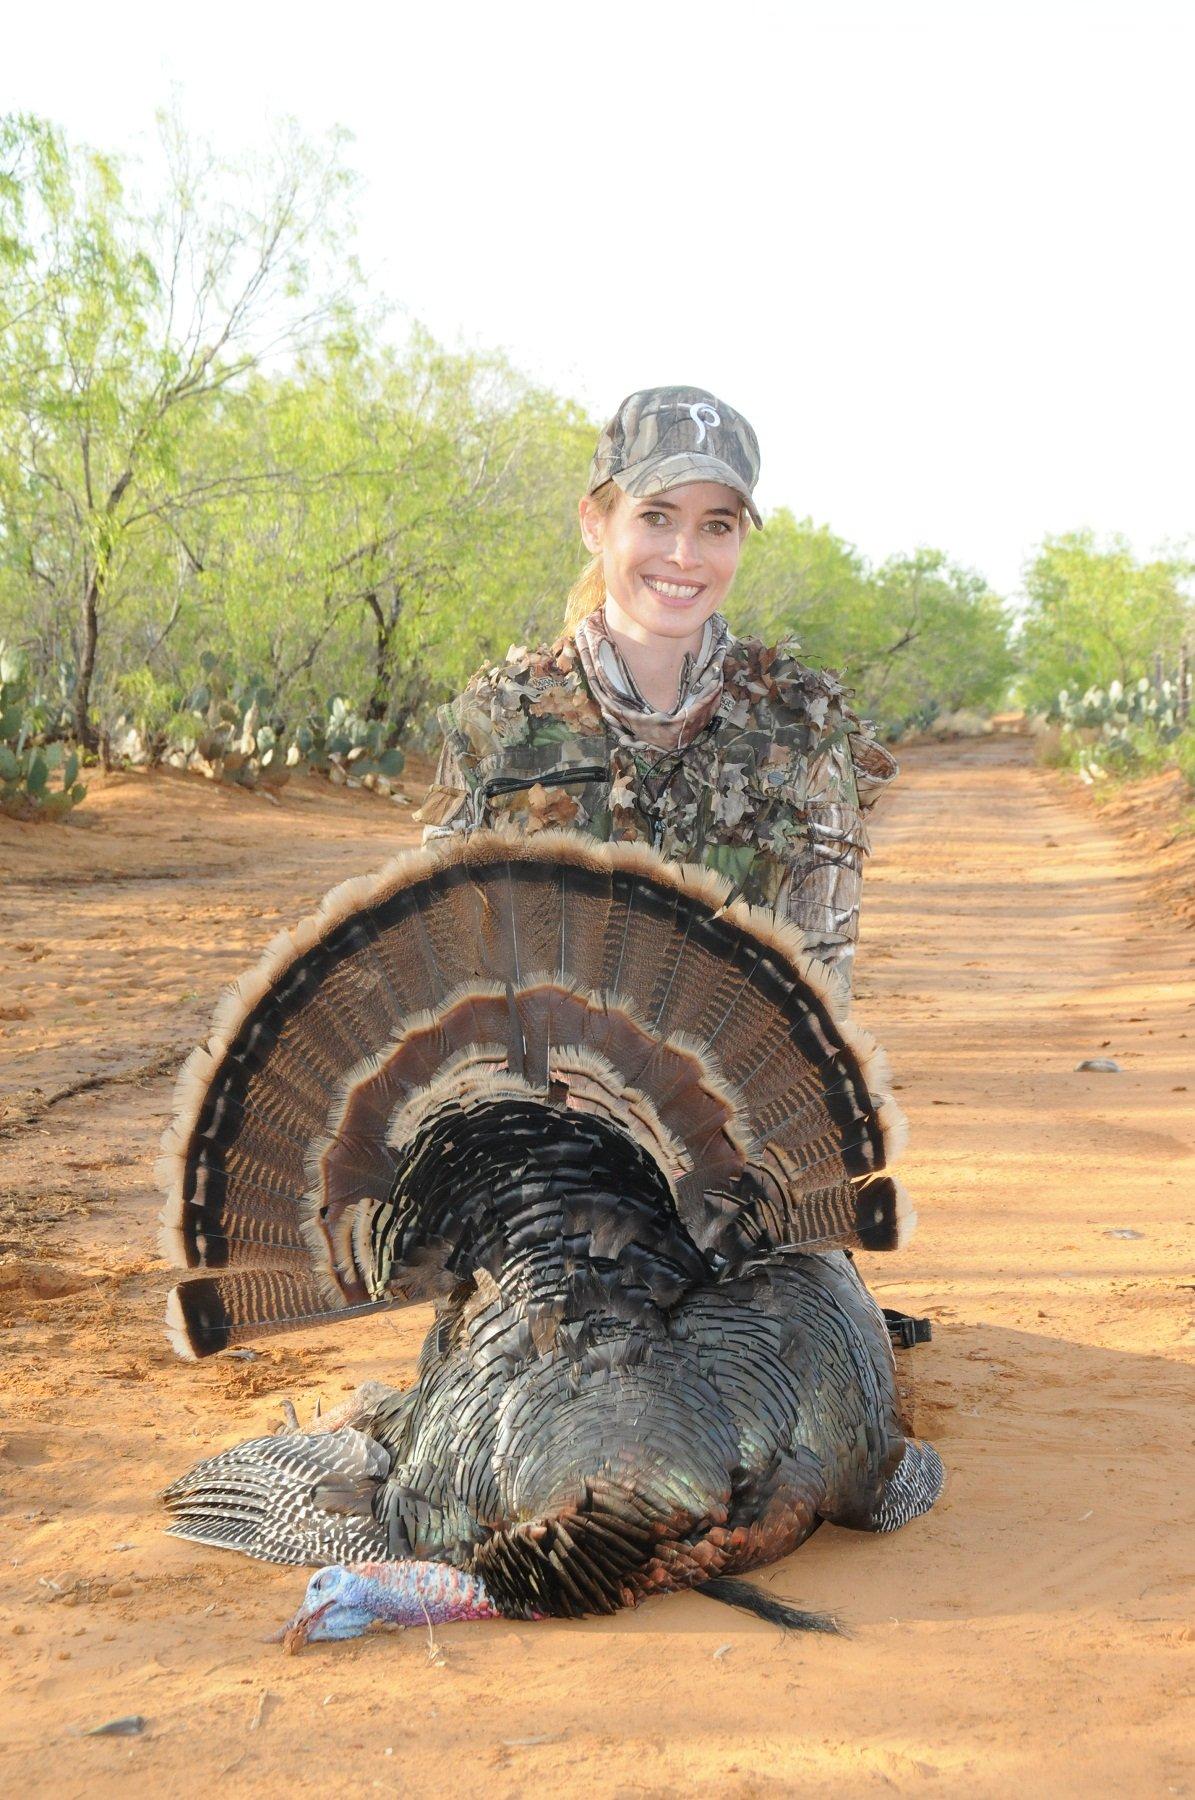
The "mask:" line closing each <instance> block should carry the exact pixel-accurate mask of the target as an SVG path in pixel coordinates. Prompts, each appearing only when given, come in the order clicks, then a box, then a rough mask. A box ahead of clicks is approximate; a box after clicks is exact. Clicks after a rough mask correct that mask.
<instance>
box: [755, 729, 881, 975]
mask: <svg viewBox="0 0 1195 1800" xmlns="http://www.w3.org/2000/svg"><path fill="white" fill-rule="evenodd" d="M896 773H897V767H896V762H895V760H894V759H893V758H892V757H891V756H890V755H889V753H888V752H887V750H885V749H884V748H883V746H882V745H881V744H879V743H877V742H876V740H875V737H874V734H873V733H872V730H871V727H870V726H869V725H866V724H864V723H863V722H862V721H860V720H859V719H858V718H856V716H855V714H854V713H853V712H852V711H851V710H850V708H849V707H848V706H846V704H845V702H843V701H841V699H839V698H837V697H836V698H834V699H832V700H831V701H830V703H829V705H828V706H827V708H826V712H825V718H824V729H823V731H822V733H821V736H820V737H819V739H818V742H817V743H816V745H815V746H814V748H813V750H812V752H811V754H810V758H809V765H808V777H807V784H806V787H805V796H804V807H803V809H802V810H803V814H804V826H805V829H804V832H803V834H802V836H801V839H800V841H799V843H798V845H797V848H796V852H795V854H794V856H793V857H792V859H791V860H790V862H789V867H788V872H787V875H786V878H785V881H784V883H783V886H782V888H781V893H780V897H779V902H778V910H781V912H782V916H787V918H788V919H789V920H790V921H791V923H792V924H794V925H796V926H797V927H798V928H799V929H800V930H801V931H803V932H804V933H805V937H806V941H807V943H808V946H809V950H810V953H811V954H812V955H814V956H816V957H817V958H818V960H819V961H820V962H822V963H824V964H825V965H826V967H827V968H828V969H829V970H830V971H831V973H832V975H833V977H834V978H835V981H836V983H837V985H838V986H839V988H840V990H841V993H842V997H843V999H844V1000H849V998H850V993H851V982H852V976H853V971H854V959H855V945H856V943H857V941H858V937H859V905H860V900H861V898H862V889H863V858H864V857H865V856H866V855H867V854H868V852H869V850H870V848H871V845H870V840H869V838H868V833H867V825H866V814H867V813H868V812H870V810H871V808H872V807H873V806H874V805H875V803H876V801H877V800H878V799H879V798H880V796H881V794H883V793H884V792H885V790H886V789H887V787H888V786H889V784H890V783H891V782H892V780H893V779H894V778H895V776H896Z"/></svg>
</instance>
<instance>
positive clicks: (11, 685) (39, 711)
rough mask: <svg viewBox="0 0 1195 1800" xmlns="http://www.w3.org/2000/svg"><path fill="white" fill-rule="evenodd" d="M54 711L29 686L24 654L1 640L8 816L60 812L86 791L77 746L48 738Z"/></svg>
mask: <svg viewBox="0 0 1195 1800" xmlns="http://www.w3.org/2000/svg"><path fill="white" fill-rule="evenodd" d="M54 711H55V709H54V708H52V707H51V706H49V705H48V704H47V703H46V702H45V700H44V699H43V698H42V697H41V696H40V695H37V694H34V693H32V692H31V690H30V684H29V670H28V663H27V661H26V659H25V657H24V656H22V655H21V653H20V652H19V651H16V650H13V649H10V648H9V646H8V645H6V644H4V643H3V642H0V812H3V813H6V814H7V815H8V816H9V817H10V818H16V819H38V818H42V819H52V818H61V817H63V816H64V815H65V814H67V813H69V812H70V811H71V810H72V809H73V808H74V807H76V806H78V804H79V802H80V801H81V800H82V799H83V798H84V797H85V795H86V793H87V789H86V787H85V786H84V785H83V783H82V782H81V781H80V780H79V779H78V775H79V753H78V751H77V750H73V749H71V748H70V747H69V746H67V745H66V744H63V743H61V742H59V741H58V740H56V739H51V740H50V741H49V742H47V741H46V732H47V731H48V730H53V729H54V728H55V726H56V723H57V720H56V717H55V716H54Z"/></svg>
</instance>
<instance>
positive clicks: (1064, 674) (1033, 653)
mask: <svg viewBox="0 0 1195 1800" xmlns="http://www.w3.org/2000/svg"><path fill="white" fill-rule="evenodd" d="M1193 572H1195V570H1193V567H1192V565H1191V564H1190V563H1189V562H1187V561H1185V560H1183V559H1182V558H1177V557H1175V558H1171V559H1169V560H1165V559H1155V560H1154V561H1152V562H1139V561H1138V560H1136V559H1135V558H1134V557H1133V555H1132V553H1131V551H1130V550H1129V547H1128V545H1127V544H1126V543H1125V542H1124V541H1123V539H1120V538H1112V539H1110V540H1109V541H1108V543H1107V544H1105V545H1102V546H1101V545H1100V544H1099V543H1097V541H1096V539H1095V537H1094V536H1093V534H1092V533H1091V532H1072V533H1070V534H1069V535H1068V536H1065V537H1052V538H1047V539H1046V540H1045V542H1044V543H1043V545H1042V547H1041V549H1040V550H1039V551H1038V553H1037V555H1036V556H1035V557H1034V559H1033V561H1032V562H1031V563H1030V564H1029V567H1028V569H1027V570H1026V574H1025V588H1026V593H1027V595H1028V600H1029V604H1028V608H1027V610H1026V612H1025V615H1024V618H1023V622H1022V626H1021V633H1020V642H1019V651H1020V658H1021V666H1022V671H1023V673H1022V678H1021V691H1022V694H1023V698H1024V701H1025V704H1026V705H1027V706H1028V707H1030V708H1031V709H1035V710H1037V711H1040V712H1049V711H1050V710H1051V709H1052V708H1053V706H1054V702H1055V697H1056V695H1057V694H1058V693H1059V691H1060V690H1062V689H1066V690H1067V691H1068V692H1070V693H1074V692H1075V691H1077V690H1078V691H1082V690H1083V689H1085V688H1087V687H1089V686H1092V685H1095V686H1099V687H1102V688H1108V686H1109V684H1110V683H1112V682H1118V683H1119V684H1120V687H1121V689H1122V690H1126V689H1127V688H1128V687H1129V686H1130V684H1131V683H1132V682H1134V681H1135V680H1137V679H1138V678H1139V677H1140V675H1141V673H1142V671H1145V670H1149V669H1150V668H1151V667H1152V665H1153V663H1154V659H1155V657H1160V658H1161V659H1162V663H1163V667H1164V668H1166V669H1173V668H1174V667H1175V666H1176V662H1177V655H1178V647H1179V645H1180V643H1182V641H1183V640H1184V638H1186V639H1187V641H1188V642H1195V605H1193V603H1192V601H1191V599H1190V597H1189V595H1188V594H1187V593H1186V592H1185V591H1184V583H1185V582H1186V581H1188V579H1189V578H1190V576H1191V575H1192V573H1193Z"/></svg>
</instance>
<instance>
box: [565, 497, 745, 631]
mask: <svg viewBox="0 0 1195 1800" xmlns="http://www.w3.org/2000/svg"><path fill="white" fill-rule="evenodd" d="M621 493H622V489H621V488H620V487H619V485H618V483H617V482H616V481H603V483H602V485H601V487H600V488H595V489H594V491H593V493H592V494H591V495H590V498H591V500H592V501H593V502H594V505H595V506H596V507H597V509H598V514H599V516H600V517H601V518H603V519H608V518H609V517H610V514H611V513H612V512H613V511H614V508H615V507H616V506H617V504H618V500H619V496H620V495H621ZM750 529H751V516H750V514H749V513H748V511H747V508H746V507H745V506H742V505H740V507H739V536H740V537H745V536H746V534H747V532H748V531H750ZM605 598H606V577H605V573H604V571H603V568H602V554H601V551H600V550H599V551H598V552H597V553H596V555H594V556H591V557H590V559H589V561H588V562H587V563H586V565H585V567H584V568H583V569H582V570H581V573H580V574H579V575H578V577H577V579H576V580H575V581H574V582H573V585H572V587H571V588H570V589H569V590H568V598H567V599H566V600H565V603H564V633H565V636H566V637H571V636H572V634H573V632H574V631H576V629H577V626H578V625H579V624H580V623H581V621H582V619H587V618H588V617H589V615H590V613H591V612H596V611H597V609H598V607H599V606H600V605H601V604H602V602H603V600H604V599H605Z"/></svg>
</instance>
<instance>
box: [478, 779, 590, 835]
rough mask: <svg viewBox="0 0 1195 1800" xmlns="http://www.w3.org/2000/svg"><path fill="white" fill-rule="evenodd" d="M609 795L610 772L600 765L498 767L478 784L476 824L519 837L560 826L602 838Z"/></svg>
mask: <svg viewBox="0 0 1195 1800" xmlns="http://www.w3.org/2000/svg"><path fill="white" fill-rule="evenodd" d="M609 792H610V772H609V769H608V768H607V767H606V765H605V763H557V764H556V765H555V766H554V767H551V768H530V769H517V770H516V769H509V768H503V769H502V770H499V771H495V773H494V774H492V775H489V776H486V777H484V778H483V779H482V780H481V782H479V784H478V788H477V809H478V818H477V823H478V824H479V825H488V826H496V827H500V826H503V825H509V826H513V827H514V828H515V829H516V830H518V831H522V832H536V831H546V830H549V829H551V828H552V827H557V828H559V827H566V828H569V829H572V830H574V831H586V832H588V833H589V834H590V835H591V836H593V837H607V836H608V835H609Z"/></svg>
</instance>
